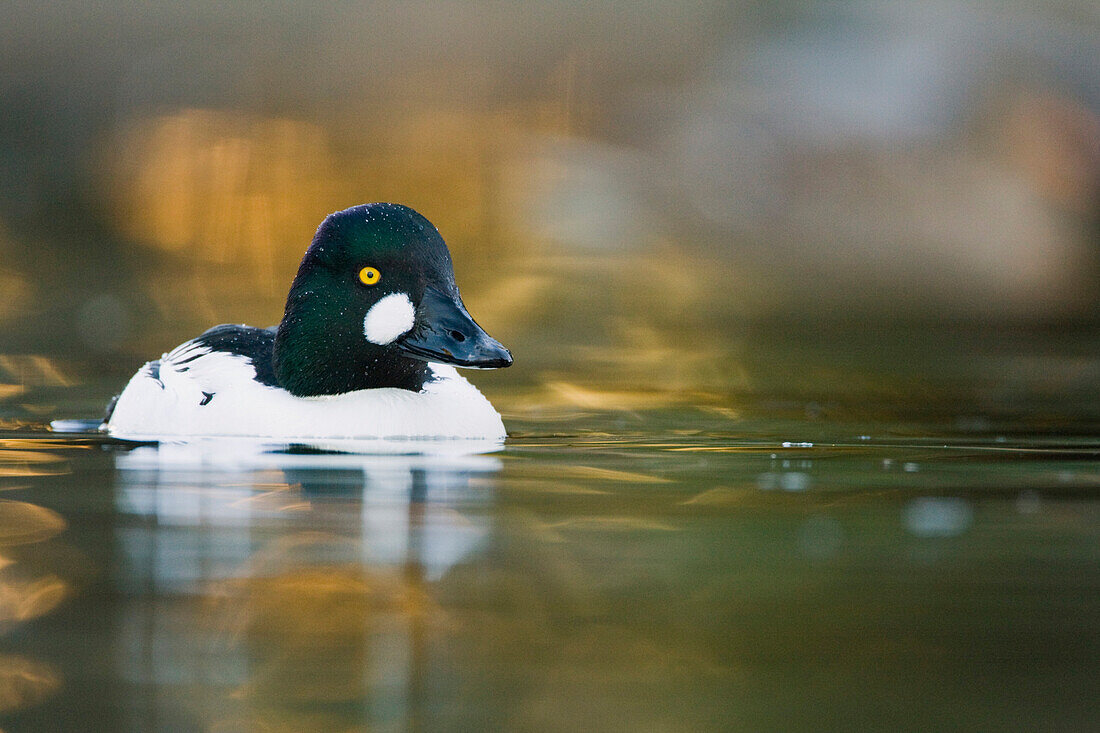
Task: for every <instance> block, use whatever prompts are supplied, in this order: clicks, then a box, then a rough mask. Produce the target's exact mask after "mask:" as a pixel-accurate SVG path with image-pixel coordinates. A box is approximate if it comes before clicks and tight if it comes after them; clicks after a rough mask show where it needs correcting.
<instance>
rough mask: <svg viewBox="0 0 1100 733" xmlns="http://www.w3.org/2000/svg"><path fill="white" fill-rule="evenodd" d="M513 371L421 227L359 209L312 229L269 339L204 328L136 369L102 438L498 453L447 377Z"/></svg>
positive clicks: (476, 398)
mask: <svg viewBox="0 0 1100 733" xmlns="http://www.w3.org/2000/svg"><path fill="white" fill-rule="evenodd" d="M511 364H512V354H511V352H510V351H509V350H508V349H506V348H505V347H504V346H503V345H502V344H501V343H500V342H499V341H497V340H496V339H494V338H493V337H491V336H490V335H489V334H488V333H486V331H485V330H484V329H483V328H482V327H481V326H479V325H478V324H477V322H476V321H474V319H473V317H471V316H470V314H469V312H468V311H467V310H466V306H465V305H464V304H463V302H462V297H461V296H460V294H459V291H458V286H457V285H456V284H455V276H454V265H453V262H452V260H451V254H450V252H449V250H448V249H447V245H446V243H445V242H444V240H443V237H442V236H441V235H440V233H439V231H438V230H437V229H436V228H435V227H434V226H433V225H432V223H431V222H429V221H428V220H427V219H426V218H424V217H423V216H422V215H421V214H419V213H417V212H416V211H414V210H413V209H411V208H409V207H407V206H403V205H401V204H393V203H370V204H361V205H358V206H353V207H351V208H348V209H344V210H343V211H338V212H336V213H333V214H330V215H329V216H327V217H326V218H325V220H324V221H323V222H321V225H320V226H319V227H318V228H317V232H316V234H315V235H314V237H313V241H312V242H311V243H310V245H309V247H308V249H307V250H306V252H305V255H304V256H303V257H302V261H301V264H300V265H299V267H298V272H297V275H296V276H295V277H294V280H293V282H292V284H291V286H290V292H289V294H288V295H287V299H286V308H285V310H284V313H283V318H282V321H280V323H279V324H278V325H277V326H271V327H269V328H259V327H252V326H247V325H236V324H223V325H219V326H214V327H213V328H211V329H209V330H208V331H206V332H205V333H203V334H201V335H199V336H198V337H196V338H193V339H191V340H190V341H187V342H185V343H183V344H181V345H180V346H177V347H176V348H175V349H173V350H171V351H170V352H168V353H166V354H163V355H161V357H160V358H159V359H156V360H154V361H150V362H147V363H146V364H145V365H144V366H142V367H141V368H140V369H138V371H137V373H136V374H134V376H133V377H132V378H131V379H130V381H129V382H128V383H127V385H126V387H125V388H124V389H123V390H122V392H121V393H120V394H119V395H118V396H117V397H115V398H114V399H113V400H112V401H111V403H110V404H109V405H108V408H107V414H106V417H105V419H104V421H103V423H102V425H100V430H101V431H102V432H105V433H107V434H108V435H110V436H112V437H114V438H118V439H122V440H134V441H165V440H178V439H187V438H222V437H226V438H227V437H247V438H265V439H277V440H280V441H297V440H308V439H349V438H350V439H375V440H377V439H390V438H466V439H475V440H490V441H503V439H504V438H505V437H506V431H505V428H504V423H503V421H502V419H501V417H500V414H499V413H498V412H497V411H496V409H494V407H493V406H492V404H490V402H489V400H488V399H486V398H485V396H484V395H482V394H481V392H480V391H479V390H478V389H477V388H476V387H474V386H473V385H472V384H470V382H469V381H467V380H466V379H465V378H464V377H463V376H461V375H460V374H459V373H458V371H457V369H456V368H457V367H463V368H470V369H499V368H503V367H507V366H510V365H511Z"/></svg>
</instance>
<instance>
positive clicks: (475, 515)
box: [116, 441, 500, 730]
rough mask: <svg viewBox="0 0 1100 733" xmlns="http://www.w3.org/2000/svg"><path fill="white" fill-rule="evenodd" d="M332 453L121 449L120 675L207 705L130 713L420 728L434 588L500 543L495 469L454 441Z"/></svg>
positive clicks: (322, 449) (204, 447) (319, 726)
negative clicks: (413, 720)
mask: <svg viewBox="0 0 1100 733" xmlns="http://www.w3.org/2000/svg"><path fill="white" fill-rule="evenodd" d="M332 447H333V446H331V445H329V446H310V447H304V446H294V447H292V448H290V449H281V450H272V449H271V448H270V447H269V446H250V445H247V444H244V443H241V442H238V441H234V442H231V443H224V442H221V443H207V444H187V445H171V444H165V445H160V446H142V447H138V448H135V449H133V450H131V451H129V452H127V453H120V454H118V455H117V457H116V467H117V469H118V480H117V487H118V489H117V495H116V503H117V510H118V512H119V514H120V515H121V517H120V519H121V521H120V523H119V525H118V530H117V532H118V547H119V550H120V553H121V555H122V557H121V558H120V562H119V563H117V565H118V567H119V568H120V572H119V575H118V582H119V585H120V587H122V589H123V590H124V591H126V597H127V598H129V599H130V602H129V603H128V605H129V610H128V611H127V612H124V613H123V614H122V619H123V623H122V626H121V628H120V629H119V634H120V642H121V643H120V644H118V645H117V648H118V649H119V650H120V651H119V654H120V655H121V656H120V658H119V659H118V660H117V663H118V665H119V667H120V671H121V673H122V674H123V675H124V676H125V677H126V678H127V679H129V680H131V681H132V682H134V683H136V684H138V685H142V686H148V688H150V689H151V688H159V689H160V690H162V691H163V689H164V688H165V687H166V686H168V687H171V688H174V689H179V690H183V689H188V688H189V689H191V690H192V691H197V690H201V691H202V692H201V693H199V694H200V695H203V696H209V699H206V700H201V701H200V700H195V699H193V698H189V699H187V700H186V701H182V700H175V701H167V700H165V699H164V698H163V697H160V696H154V698H155V699H153V700H149V701H146V703H145V705H142V706H141V708H145V709H136V710H135V714H137V715H139V716H141V717H142V718H143V719H144V718H145V717H147V716H157V717H158V718H159V717H161V716H163V715H166V714H169V715H170V714H171V712H172V711H171V710H169V709H161V708H164V706H165V705H169V706H172V707H174V708H175V709H176V710H177V714H178V711H179V710H180V709H181V706H182V708H183V709H189V710H195V709H196V708H195V707H194V706H195V705H196V704H198V705H201V707H200V708H198V709H200V710H203V713H202V717H203V718H207V720H210V718H208V717H207V716H208V715H209V716H212V718H213V719H214V720H220V721H224V722H229V723H231V724H232V725H236V724H237V723H240V724H241V725H244V727H245V728H254V727H255V726H256V725H260V724H263V725H267V724H269V723H274V721H280V723H279V726H277V728H278V729H280V730H281V729H282V728H283V727H286V726H287V725H288V724H289V723H293V724H292V725H290V727H289V728H287V729H288V730H290V729H294V730H311V729H316V730H324V729H329V726H331V725H337V724H339V725H346V724H347V723H348V722H350V721H349V717H350V719H351V720H352V721H354V720H355V719H357V718H358V719H360V720H361V721H366V720H369V721H371V722H373V723H379V722H384V721H390V722H396V721H401V720H404V721H406V722H407V721H408V720H409V719H410V710H411V709H415V706H414V702H415V701H414V698H415V697H417V693H416V690H417V680H418V679H420V677H421V670H420V669H419V667H420V666H421V665H422V664H423V660H422V654H421V653H420V652H419V651H418V650H419V649H420V648H421V646H422V645H421V642H420V641H419V640H420V639H421V638H422V634H423V629H424V625H425V624H431V623H433V619H436V618H438V614H437V613H436V610H435V608H434V606H433V604H432V603H431V601H430V600H429V598H430V594H429V593H428V592H427V586H428V584H429V583H431V582H432V581H435V580H437V579H439V578H441V577H442V576H444V575H445V574H446V573H447V571H448V569H449V568H451V567H453V566H454V565H456V564H458V563H460V562H463V561H464V560H466V559H467V558H469V557H470V556H472V555H474V554H475V553H477V552H478V549H479V548H480V547H481V546H482V545H483V544H485V543H486V542H487V538H488V534H489V526H488V521H487V519H486V516H487V512H485V511H483V507H484V505H485V503H486V501H487V499H488V498H489V493H490V492H491V480H492V479H491V477H492V475H493V474H494V473H496V472H497V471H498V470H499V468H500V461H499V460H498V459H496V458H494V457H492V456H487V455H477V454H468V453H464V452H463V451H461V450H455V448H456V446H453V445H449V444H445V445H444V446H441V447H444V448H447V449H449V453H447V454H444V453H441V452H440V451H436V452H434V453H417V454H413V453H407V454H391V455H361V454H348V453H333V452H326V451H327V450H328V449H330V448H332ZM405 448H406V449H407V448H408V447H407V446H405ZM150 706H151V707H150ZM318 706H319V707H318ZM241 716H244V717H243V718H242V717H241ZM288 716H289V717H288ZM233 721H236V722H233ZM133 722H134V723H135V725H136V726H137V727H140V725H141V723H142V721H141V720H135V721H133Z"/></svg>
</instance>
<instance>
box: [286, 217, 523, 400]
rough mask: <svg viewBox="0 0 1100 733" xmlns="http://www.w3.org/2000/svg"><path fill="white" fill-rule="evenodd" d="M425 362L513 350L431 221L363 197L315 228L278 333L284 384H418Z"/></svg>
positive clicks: (334, 387)
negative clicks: (464, 286) (480, 320)
mask: <svg viewBox="0 0 1100 733" xmlns="http://www.w3.org/2000/svg"><path fill="white" fill-rule="evenodd" d="M427 362H440V363H445V364H454V365H456V366H463V367H478V368H489V369H491V368H498V367H505V366H508V365H510V364H511V363H512V357H511V354H509V352H508V350H507V349H505V348H504V347H503V346H502V345H501V344H500V343H499V342H497V341H496V340H495V339H493V338H492V337H490V336H489V335H488V334H487V333H485V331H484V330H483V329H482V328H481V327H480V326H478V325H477V323H475V322H474V320H473V318H471V317H470V314H469V313H468V312H467V311H466V308H465V306H464V305H463V304H462V299H461V297H460V295H459V292H458V287H457V285H455V280H454V269H453V265H452V263H451V255H450V252H448V251H447V245H446V244H445V243H444V241H443V238H442V237H441V236H440V234H439V232H438V231H437V230H436V228H435V227H434V226H432V224H431V222H429V221H428V220H427V219H425V218H424V217H423V216H421V215H420V214H418V213H417V212H415V211H413V210H412V209H410V208H408V207H406V206H401V205H399V204H381V203H380V204H363V205H361V206H354V207H352V208H350V209H345V210H344V211H339V212H337V213H335V214H332V215H330V216H328V217H327V218H326V219H325V220H324V221H323V222H322V223H321V226H320V227H319V228H318V229H317V234H316V235H315V236H314V238H313V243H312V244H311V245H310V246H309V249H308V250H307V251H306V254H305V256H304V257H303V258H302V263H301V265H300V266H299V268H298V274H297V276H296V277H295V278H294V283H293V284H292V285H291V288H290V295H289V296H288V297H287V303H286V312H285V314H284V316H283V320H282V323H280V324H279V330H278V334H277V335H276V339H275V355H274V366H275V374H276V378H277V379H278V381H279V383H280V384H281V385H282V386H283V387H284V388H285V389H287V390H289V391H290V392H293V393H294V394H297V395H303V396H305V395H321V394H340V393H343V392H350V391H354V390H357V389H369V388H374V387H400V388H404V389H411V390H417V391H418V390H420V389H421V388H422V387H423V385H424V383H425V381H426V380H427V379H429V378H430V372H429V371H428V369H427V365H426V363H427Z"/></svg>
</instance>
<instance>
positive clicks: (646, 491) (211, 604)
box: [0, 406, 1100, 731]
mask: <svg viewBox="0 0 1100 733" xmlns="http://www.w3.org/2000/svg"><path fill="white" fill-rule="evenodd" d="M811 407H812V406H811ZM813 418H815V416H814V415H810V416H809V417H804V418H799V419H793V418H792V419H787V420H780V419H776V418H774V417H772V418H759V417H754V416H752V415H749V416H745V415H739V414H735V413H733V412H732V411H731V410H723V409H720V408H714V407H691V406H680V407H675V408H653V409H641V410H638V411H622V410H617V411H602V412H601V411H599V410H587V411H584V412H579V411H578V412H573V413H569V412H559V413H556V414H554V415H553V416H550V415H543V416H534V417H532V416H528V417H522V418H512V419H510V420H509V425H510V427H511V429H512V432H513V434H514V437H512V438H511V439H510V440H509V442H508V444H507V446H506V447H505V448H504V449H503V450H502V451H499V452H496V453H492V454H480V455H478V454H475V455H462V454H452V455H438V454H436V455H402V454H394V455H358V454H339V453H329V452H318V451H312V450H309V449H306V448H303V447H295V448H293V449H291V450H282V451H280V450H270V449H263V448H260V447H256V446H247V445H243V444H232V445H225V444H219V445H214V446H210V445H207V446H182V445H166V446H160V447H159V448H158V447H157V446H153V445H142V446H132V445H123V444H116V443H112V442H110V441H107V440H105V439H104V438H102V437H100V436H98V435H95V434H89V433H82V434H64V435H63V434H58V433H51V432H48V431H47V430H46V429H45V427H44V426H42V425H38V424H33V423H29V424H28V423H19V422H16V421H9V423H7V425H6V428H5V430H4V431H3V433H2V434H0V488H2V489H4V492H3V497H2V499H0V614H2V617H3V618H2V629H3V632H4V635H3V646H2V651H0V708H2V709H3V710H4V711H5V719H6V720H7V721H8V722H7V723H6V724H5V726H4V727H5V729H7V728H8V726H9V725H10V729H11V730H20V731H22V730H111V731H131V730H132V731H139V730H140V731H149V730H163V731H188V730H216V731H238V730H239V731H246V730H272V731H333V730H361V729H368V728H369V729H371V730H375V729H381V730H491V729H509V730H540V731H542V730H561V731H574V730H612V731H614V730H623V731H637V730H653V731H655V730H746V731H758V730H795V729H801V730H822V729H835V730H871V729H878V730H900V729H920V730H946V729H959V730H979V729H981V730H993V729H1000V730H1003V729H1020V730H1038V729H1042V730H1084V729H1086V728H1087V727H1089V726H1090V725H1091V724H1094V723H1095V721H1096V713H1097V710H1096V700H1097V696H1096V693H1097V691H1098V690H1097V679H1100V628H1098V626H1097V623H1096V619H1097V618H1100V593H1098V592H1097V591H1098V590H1100V504H1098V502H1097V496H1098V492H1097V490H1098V488H1100V462H1098V458H1100V447H1098V445H1097V441H1096V440H1095V437H1094V436H1090V435H1081V434H1075V433H1074V432H1073V431H1072V430H1070V429H1069V428H1068V427H1067V426H1065V425H1061V426H1060V425H1056V424H1055V425H1052V424H1049V423H1048V424H1046V425H1045V427H1044V428H1043V429H1042V430H1036V429H1034V427H1032V429H1031V430H1030V431H1029V432H1028V433H1027V434H1020V433H1013V432H1012V431H1011V430H1008V429H1006V428H1008V427H1011V426H1006V425H1000V424H993V425H991V424H988V423H987V422H983V421H980V420H973V419H971V420H969V421H962V422H959V421H956V422H955V423H951V424H948V425H947V426H946V427H945V425H944V424H943V423H936V422H934V421H933V422H929V423H925V424H918V423H902V422H898V421H896V420H894V421H891V422H886V421H875V420H870V419H867V420H863V421H858V422H857V421H851V420H822V419H813ZM436 453H438V451H436Z"/></svg>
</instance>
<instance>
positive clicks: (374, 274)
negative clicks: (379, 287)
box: [359, 267, 382, 285]
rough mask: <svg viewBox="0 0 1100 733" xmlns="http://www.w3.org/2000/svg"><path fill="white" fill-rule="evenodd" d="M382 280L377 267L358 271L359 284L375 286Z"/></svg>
mask: <svg viewBox="0 0 1100 733" xmlns="http://www.w3.org/2000/svg"><path fill="white" fill-rule="evenodd" d="M381 279H382V273H380V272H379V271H378V268H377V267H364V268H363V269H362V270H360V271H359V282H361V283H363V284H364V285H375V284H376V283H377V282H378V281H379V280H381Z"/></svg>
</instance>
